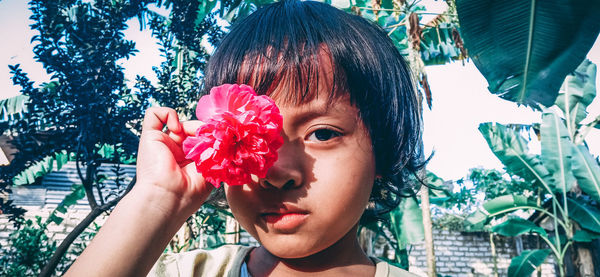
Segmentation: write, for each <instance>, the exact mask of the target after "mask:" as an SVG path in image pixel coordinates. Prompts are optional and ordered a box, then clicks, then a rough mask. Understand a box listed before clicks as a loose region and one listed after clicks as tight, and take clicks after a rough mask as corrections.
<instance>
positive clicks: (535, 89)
mask: <svg viewBox="0 0 600 277" xmlns="http://www.w3.org/2000/svg"><path fill="white" fill-rule="evenodd" d="M456 8H457V11H458V17H459V20H460V28H461V34H462V36H463V38H464V42H465V47H466V48H467V50H468V51H469V55H470V57H471V58H472V59H473V62H474V63H475V65H476V66H477V68H478V69H479V71H480V72H481V73H482V74H483V76H484V77H485V78H486V79H487V81H488V83H489V90H490V92H492V93H494V94H497V95H498V96H500V97H502V98H504V99H506V100H509V101H514V102H517V103H521V104H525V105H530V106H533V107H539V106H540V104H541V105H543V106H546V107H550V106H552V104H554V102H555V99H556V97H557V96H558V91H559V88H560V86H561V84H562V82H563V79H564V78H565V77H566V76H567V74H569V73H571V72H572V71H573V70H575V68H576V67H577V66H578V65H579V64H580V63H581V62H582V61H583V60H584V59H585V56H586V54H587V52H588V51H589V50H590V48H591V47H592V45H593V44H594V41H595V40H596V38H597V37H598V32H599V31H600V1H598V0H545V1H534V0H530V1H521V0H518V1H514V0H512V1H492V0H457V1H456Z"/></svg>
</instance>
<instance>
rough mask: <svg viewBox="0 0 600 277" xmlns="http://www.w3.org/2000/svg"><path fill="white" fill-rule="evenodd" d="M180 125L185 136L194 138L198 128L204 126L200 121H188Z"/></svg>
mask: <svg viewBox="0 0 600 277" xmlns="http://www.w3.org/2000/svg"><path fill="white" fill-rule="evenodd" d="M181 123H182V128H183V132H184V134H185V135H186V136H195V135H196V130H198V128H200V126H202V125H204V122H202V121H200V120H190V121H184V122H181Z"/></svg>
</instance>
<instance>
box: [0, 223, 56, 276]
mask: <svg viewBox="0 0 600 277" xmlns="http://www.w3.org/2000/svg"><path fill="white" fill-rule="evenodd" d="M46 232H47V223H42V219H41V218H40V217H36V218H35V222H33V221H32V220H26V221H23V222H21V228H19V229H17V230H15V231H14V232H13V233H11V234H10V238H9V242H8V243H9V245H8V247H6V248H5V249H2V255H0V256H1V257H0V276H34V275H37V274H39V272H40V270H41V269H42V267H44V265H45V264H46V263H47V262H48V260H49V259H50V257H51V256H52V254H54V251H55V250H56V242H55V241H52V240H51V239H49V238H48V235H47V234H46Z"/></svg>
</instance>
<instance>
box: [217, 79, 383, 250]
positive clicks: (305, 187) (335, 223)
mask: <svg viewBox="0 0 600 277" xmlns="http://www.w3.org/2000/svg"><path fill="white" fill-rule="evenodd" d="M329 72H330V71H329ZM328 75H331V74H328ZM331 79H332V78H331V76H327V77H326V78H319V80H320V84H319V92H318V96H317V97H316V98H315V99H314V100H311V101H309V102H307V103H304V104H301V105H289V104H287V105H286V104H285V103H279V101H277V102H278V103H277V104H278V107H279V109H280V111H281V114H282V115H283V136H284V139H285V142H284V144H283V146H282V147H281V149H280V150H279V159H278V160H277V162H276V163H275V164H274V166H273V167H272V168H271V169H270V170H269V172H268V174H267V177H266V178H265V179H261V180H260V181H259V183H258V184H249V185H244V186H226V188H225V191H226V194H227V200H228V202H229V206H230V207H231V210H232V212H233V214H234V215H235V217H236V219H237V220H238V221H239V222H240V224H241V225H242V226H243V227H244V228H245V229H246V230H247V231H248V232H249V233H250V234H251V235H252V236H253V237H254V238H256V239H257V240H258V241H259V242H260V243H261V244H262V245H263V246H264V247H265V248H266V249H267V250H269V252H270V253H271V254H273V255H275V256H278V257H280V258H300V257H306V256H309V255H312V254H315V253H317V252H320V251H322V250H324V249H326V248H328V247H329V246H331V245H333V244H334V243H335V242H337V241H339V240H340V239H341V238H342V237H344V236H345V235H346V234H348V232H349V231H350V230H351V229H353V227H354V226H355V225H356V224H357V222H358V220H359V219H360V216H361V215H362V213H363V211H364V209H365V207H366V205H367V202H368V200H369V195H370V193H371V188H372V186H373V181H374V179H375V157H374V155H373V151H372V147H371V140H370V138H369V135H368V132H367V129H366V128H365V126H364V124H363V123H362V121H361V120H359V116H358V109H357V108H356V107H354V106H353V105H351V104H350V101H349V99H347V98H342V99H337V100H333V101H334V102H333V103H332V104H331V105H328V97H327V96H328V94H329V93H330V91H329V89H330V86H329V84H328V83H330V82H331ZM321 82H324V83H321ZM275 95H276V93H275ZM276 100H277V99H276Z"/></svg>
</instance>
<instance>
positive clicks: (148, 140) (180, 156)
mask: <svg viewBox="0 0 600 277" xmlns="http://www.w3.org/2000/svg"><path fill="white" fill-rule="evenodd" d="M153 143H160V144H162V145H164V146H166V147H167V148H168V151H169V152H171V154H172V155H173V158H174V160H175V161H176V162H177V163H179V162H181V161H184V160H185V154H184V153H183V150H182V149H181V145H178V144H177V143H176V142H175V141H174V140H173V139H171V137H169V135H168V134H165V133H163V132H161V131H158V130H151V131H146V132H145V133H144V136H143V137H142V139H141V140H140V149H147V147H146V148H142V147H143V146H142V145H145V146H148V147H153V146H151V145H153ZM154 149H156V148H154ZM140 152H145V151H140Z"/></svg>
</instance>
